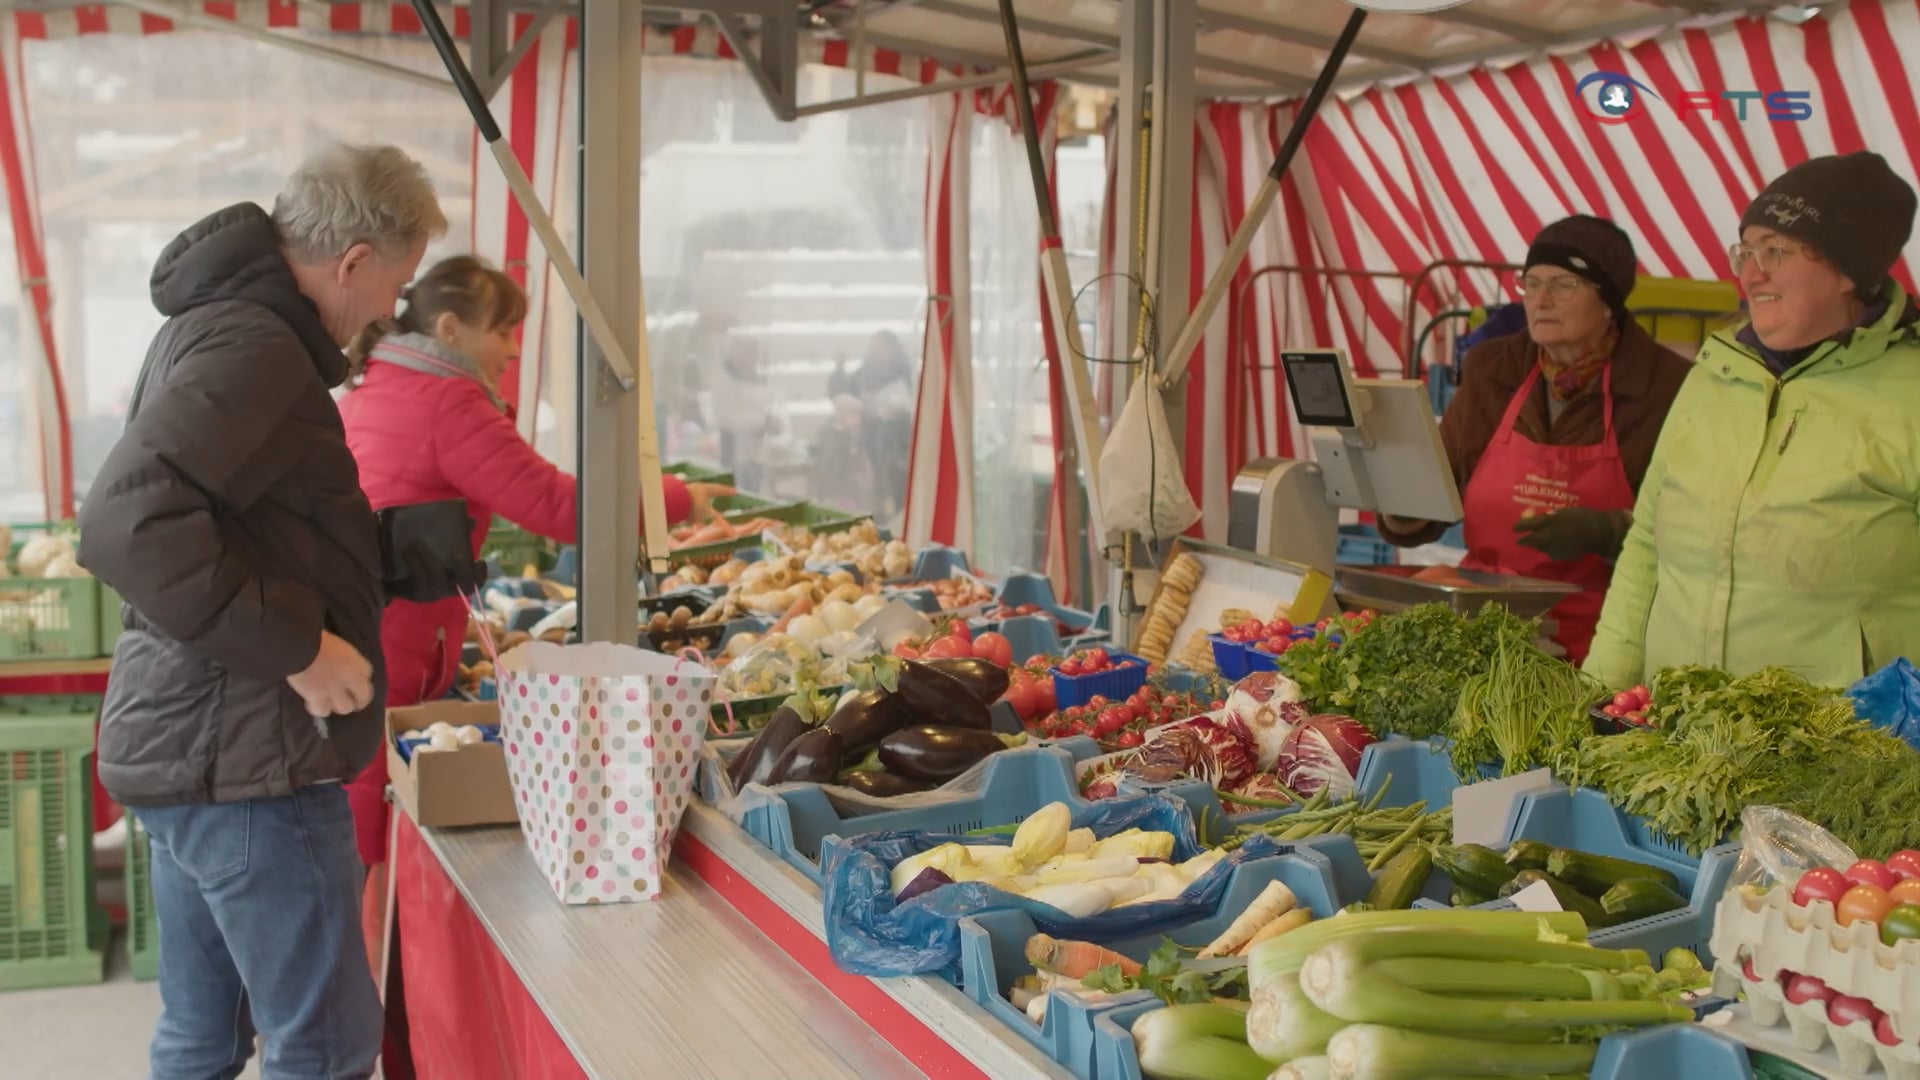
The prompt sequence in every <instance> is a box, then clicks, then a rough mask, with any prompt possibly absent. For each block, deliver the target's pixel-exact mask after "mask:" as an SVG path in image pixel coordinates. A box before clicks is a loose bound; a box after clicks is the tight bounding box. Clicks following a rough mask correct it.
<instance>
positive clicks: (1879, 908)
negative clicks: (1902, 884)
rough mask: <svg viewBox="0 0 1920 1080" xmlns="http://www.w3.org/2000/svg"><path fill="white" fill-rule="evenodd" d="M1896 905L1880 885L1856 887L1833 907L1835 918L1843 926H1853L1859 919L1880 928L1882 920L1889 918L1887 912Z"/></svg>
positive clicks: (1848, 891)
mask: <svg viewBox="0 0 1920 1080" xmlns="http://www.w3.org/2000/svg"><path fill="white" fill-rule="evenodd" d="M1894 903H1895V901H1894V899H1893V897H1892V896H1891V895H1890V894H1888V892H1887V890H1885V889H1883V888H1881V887H1880V886H1878V885H1855V886H1854V887H1853V888H1851V889H1848V890H1847V891H1846V893H1845V894H1844V895H1842V896H1841V897H1840V902H1839V903H1838V904H1835V905H1834V906H1833V913H1834V918H1835V919H1837V920H1838V921H1839V923H1840V925H1841V926H1852V925H1853V924H1854V922H1855V921H1856V920H1859V919H1865V920H1867V921H1868V922H1870V923H1872V924H1874V925H1875V926H1878V925H1880V920H1881V919H1884V918H1886V917H1887V912H1889V911H1892V910H1893V908H1894Z"/></svg>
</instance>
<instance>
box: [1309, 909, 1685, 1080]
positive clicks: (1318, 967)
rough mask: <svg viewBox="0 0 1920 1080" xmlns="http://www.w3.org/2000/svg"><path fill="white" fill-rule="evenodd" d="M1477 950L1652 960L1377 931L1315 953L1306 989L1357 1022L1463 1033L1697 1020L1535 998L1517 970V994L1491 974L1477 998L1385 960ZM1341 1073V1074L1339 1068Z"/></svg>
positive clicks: (1459, 955)
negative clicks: (1421, 981) (1403, 974)
mask: <svg viewBox="0 0 1920 1080" xmlns="http://www.w3.org/2000/svg"><path fill="white" fill-rule="evenodd" d="M1282 940H1284V939H1282ZM1476 955H1477V956H1478V957H1479V958H1480V959H1486V960H1500V959H1504V960H1510V961H1513V962H1514V966H1515V967H1517V968H1518V967H1525V966H1527V965H1528V964H1556V965H1565V966H1566V967H1568V968H1569V969H1570V970H1573V973H1574V974H1576V975H1579V971H1578V969H1581V968H1592V969H1604V968H1609V967H1612V968H1615V969H1616V970H1618V969H1622V968H1628V967H1631V966H1633V964H1634V961H1635V960H1636V959H1640V958H1642V957H1644V954H1641V953H1638V951H1637V950H1612V949H1595V948H1592V947H1590V946H1585V945H1556V944H1551V943H1546V942H1532V943H1528V942H1522V941H1515V940H1512V939H1504V938H1492V937H1473V936H1469V935H1455V934H1444V933H1419V932H1407V933H1397V934H1375V935H1373V936H1371V937H1367V938H1359V939H1354V938H1349V939H1347V940H1344V941H1336V942H1334V943H1333V944H1331V945H1328V946H1326V947H1325V948H1323V949H1321V950H1320V951H1319V952H1316V953H1314V954H1313V955H1312V956H1311V957H1309V958H1308V960H1307V962H1306V964H1305V966H1303V967H1302V968H1301V969H1300V988H1301V989H1302V990H1304V991H1306V994H1307V996H1308V997H1309V998H1311V999H1312V1000H1313V1003H1314V1004H1315V1005H1318V1006H1320V1007H1321V1008H1322V1009H1325V1010H1326V1011H1327V1012H1329V1013H1332V1014H1333V1015H1334V1016H1338V1017H1340V1018H1341V1019H1343V1020H1347V1021H1349V1022H1350V1023H1356V1024H1409V1025H1418V1026H1420V1027H1423V1028H1434V1029H1440V1030H1447V1031H1459V1032H1469V1031H1471V1032H1505V1031H1512V1030H1527V1029H1541V1028H1549V1029H1550V1028H1566V1027H1588V1026H1608V1025H1634V1026H1638V1025H1652V1024H1664V1023H1682V1022H1685V1021H1687V1020H1690V1019H1692V1017H1693V1013H1692V1011H1691V1010H1689V1009H1686V1008H1683V1007H1681V1006H1678V1005H1668V1004H1665V1003H1664V1002H1660V1001H1633V1000H1559V1001H1540V1000H1535V999H1534V998H1532V997H1531V996H1529V994H1530V992H1531V990H1532V986H1531V984H1528V983H1522V982H1519V981H1518V980H1522V979H1532V978H1533V975H1532V974H1531V973H1522V972H1520V971H1517V970H1516V971H1515V972H1514V973H1513V974H1512V976H1511V977H1512V978H1513V979H1515V980H1516V984H1515V989H1514V991H1513V996H1510V997H1504V998H1502V997H1494V996H1492V995H1496V994H1500V993H1502V992H1503V991H1506V990H1507V982H1506V980H1507V978H1508V977H1509V976H1508V975H1506V974H1504V973H1490V974H1488V975H1487V978H1489V979H1493V980H1496V981H1493V982H1490V983H1487V984H1485V985H1483V986H1481V987H1480V988H1479V991H1478V994H1477V995H1476V996H1472V997H1468V996H1463V995H1460V994H1457V993H1456V994H1453V995H1451V996H1449V995H1443V994H1433V993H1427V992H1426V991H1423V990H1418V989H1414V988H1412V987H1409V986H1407V985H1405V984H1404V983H1401V982H1399V981H1397V980H1395V979H1394V978H1392V977H1390V976H1389V975H1388V974H1387V973H1386V972H1384V971H1382V970H1381V969H1380V965H1379V964H1378V963H1377V961H1382V960H1389V959H1397V958H1400V957H1429V958H1435V959H1456V960H1468V959H1472V958H1474V957H1475V956H1476ZM1493 966H1494V967H1504V966H1505V965H1493ZM1389 970H1391V969H1389ZM1489 970H1490V971H1491V969H1489ZM1579 977H1580V978H1581V979H1582V980H1583V981H1585V979H1586V976H1584V975H1580V976H1579ZM1605 985H1606V986H1607V987H1608V989H1609V992H1608V993H1607V995H1606V996H1607V997H1608V998H1613V996H1614V994H1613V992H1611V987H1612V986H1620V987H1622V988H1623V990H1624V987H1625V986H1626V985H1627V980H1624V979H1622V980H1607V981H1606V984H1605ZM1599 993H1600V986H1599V985H1598V984H1597V985H1596V988H1595V989H1594V990H1593V991H1590V992H1589V994H1590V995H1598V994H1599ZM1329 1054H1330V1056H1334V1057H1335V1059H1336V1061H1335V1063H1336V1066H1337V1065H1338V1057H1337V1055H1332V1053H1331V1046H1330V1048H1329ZM1335 1071H1336V1072H1338V1069H1337V1068H1336V1070H1335ZM1531 1071H1534V1072H1540V1071H1543V1070H1541V1069H1534V1070H1531ZM1544 1071H1547V1072H1555V1071H1558V1070H1555V1069H1546V1070H1544Z"/></svg>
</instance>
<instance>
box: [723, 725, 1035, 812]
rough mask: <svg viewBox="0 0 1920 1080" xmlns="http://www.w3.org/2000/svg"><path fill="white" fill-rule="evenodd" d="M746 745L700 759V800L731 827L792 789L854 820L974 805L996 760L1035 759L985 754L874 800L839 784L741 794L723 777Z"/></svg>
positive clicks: (737, 743)
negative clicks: (940, 779) (946, 774)
mask: <svg viewBox="0 0 1920 1080" xmlns="http://www.w3.org/2000/svg"><path fill="white" fill-rule="evenodd" d="M746 745H747V744H746V740H743V739H731V740H726V741H723V742H720V743H718V744H715V743H712V742H709V743H707V745H706V748H705V750H704V752H703V754H702V758H703V760H702V761H701V766H700V767H701V770H702V773H701V794H702V795H703V797H705V798H706V799H707V801H708V802H711V803H712V804H713V805H714V806H715V807H716V808H717V809H719V811H720V812H721V813H723V814H725V815H727V817H728V818H730V819H731V820H733V821H734V822H735V823H739V822H742V821H745V820H746V817H747V814H748V813H749V812H751V811H752V810H754V809H756V808H758V807H763V806H772V805H774V804H776V803H778V802H779V801H780V793H781V792H783V791H792V790H795V789H796V788H803V787H817V788H819V789H820V790H821V791H823V792H825V793H826V796H827V800H828V801H829V802H831V803H832V804H833V808H834V810H835V811H837V812H838V813H839V814H840V816H841V817H845V818H857V817H865V816H866V815H868V814H883V813H888V812H890V811H895V810H919V809H923V808H925V807H929V806H940V805H942V804H945V803H955V802H965V801H967V800H969V799H977V798H979V797H980V793H981V792H982V791H984V790H985V789H986V786H987V770H988V769H989V768H991V767H992V766H993V763H994V761H995V759H996V758H998V757H999V756H1000V754H1019V753H1040V752H1041V750H1040V748H1039V747H1033V748H1030V749H1011V750H1003V751H1001V752H1000V754H989V755H987V756H986V757H984V758H981V759H980V762H979V763H978V764H976V765H974V766H973V767H972V768H970V769H968V770H967V771H966V772H963V773H961V774H960V775H959V776H956V777H954V778H953V779H951V780H949V781H947V782H946V783H944V784H941V785H940V786H939V787H936V788H933V789H931V790H929V791H913V792H907V793H905V794H901V795H889V796H886V797H884V798H883V797H880V796H876V795H869V794H867V793H866V792H864V791H856V790H854V789H853V788H850V787H846V786H845V785H842V784H817V783H813V782H810V781H795V782H794V783H790V784H774V785H771V786H769V785H766V784H748V785H747V786H746V787H745V788H743V789H741V790H738V791H736V790H734V788H733V781H732V779H731V778H730V777H728V775H727V765H726V763H727V759H728V758H730V757H731V756H732V755H733V754H736V753H739V752H740V751H741V750H743V749H744V748H745V747H746Z"/></svg>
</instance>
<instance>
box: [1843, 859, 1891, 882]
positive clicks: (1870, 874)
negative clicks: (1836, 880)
mask: <svg viewBox="0 0 1920 1080" xmlns="http://www.w3.org/2000/svg"><path fill="white" fill-rule="evenodd" d="M1846 879H1847V880H1848V881H1851V882H1853V883H1854V884H1855V885H1873V886H1876V887H1878V888H1881V889H1891V888H1893V887H1894V886H1895V885H1898V884H1899V883H1900V877H1899V875H1897V874H1895V873H1894V872H1893V871H1892V870H1889V869H1888V868H1887V864H1886V863H1883V862H1880V861H1878V860H1876V859H1861V860H1860V861H1859V862H1857V863H1854V864H1853V865H1852V866H1849V867H1847V869H1846Z"/></svg>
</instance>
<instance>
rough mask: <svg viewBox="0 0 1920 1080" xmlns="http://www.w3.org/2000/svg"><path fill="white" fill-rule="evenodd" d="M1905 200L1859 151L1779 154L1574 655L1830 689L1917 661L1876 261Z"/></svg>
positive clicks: (1604, 663)
mask: <svg viewBox="0 0 1920 1080" xmlns="http://www.w3.org/2000/svg"><path fill="white" fill-rule="evenodd" d="M1914 209H1915V196H1914V190H1913V187H1912V186H1911V185H1910V184H1908V183H1907V182H1906V181H1905V180H1903V179H1901V178H1900V177H1899V176H1897V175H1896V174H1895V173H1894V172H1893V170H1892V169H1890V168H1888V166H1887V163H1886V161H1885V160H1883V159H1882V158H1881V157H1880V156H1879V155H1878V154H1873V153H1867V152H1860V153H1853V154H1846V155H1843V156H1832V157H1821V158H1814V159H1812V160H1810V161H1807V162H1804V163H1802V164H1800V165H1797V166H1795V167H1793V168H1792V169H1789V170H1788V171H1787V172H1786V173H1784V174H1783V175H1781V176H1780V177H1779V178H1778V179H1776V180H1775V181H1774V182H1773V183H1772V184H1770V185H1768V187H1767V189H1766V190H1765V191H1763V192H1761V193H1760V197H1759V198H1757V199H1755V200H1754V201H1753V204H1752V205H1751V206H1749V207H1748V208H1747V211H1746V213H1745V214H1744V215H1742V217H1741V219H1740V242H1739V243H1737V244H1735V245H1734V246H1733V247H1732V249H1731V250H1730V251H1729V252H1728V257H1729V258H1730V259H1731V260H1732V263H1733V270H1734V272H1735V274H1736V275H1737V276H1738V277H1739V280H1740V287H1741V291H1742V292H1743V293H1744V294H1745V295H1746V298H1747V306H1748V322H1747V323H1746V324H1745V325H1744V326H1741V327H1740V328H1738V329H1737V330H1729V331H1722V332H1720V333H1717V334H1715V335H1714V336H1713V337H1712V338H1711V339H1709V340H1708V342H1707V344H1706V345H1705V347H1703V348H1702V349H1701V350H1700V355H1699V358H1698V360H1697V361H1696V363H1695V365H1694V370H1693V373H1692V374H1691V375H1690V376H1689V377H1688V379H1687V382H1686V384H1685V385H1684V386H1683V387H1682V388H1681V391H1680V396H1679V398H1678V399H1677V400H1675V402H1674V405H1673V411H1672V412H1671V413H1670V414H1669V415H1668V417H1667V423H1666V427H1665V429H1664V430H1663V431H1662V433H1661V438H1660V443H1659V446H1658V447H1657V448H1656V449H1655V451H1654V456H1653V462H1652V464H1651V465H1650V466H1649V468H1648V470H1647V477H1646V481H1645V482H1644V484H1643V485H1642V486H1641V489H1640V496H1639V501H1638V503H1637V504H1636V506H1635V509H1634V519H1633V528H1632V529H1631V531H1630V532H1629V533H1628V535H1627V540H1626V544H1625V547H1624V548H1623V550H1622V552H1621V555H1620V559H1619V561H1618V563H1617V564H1616V566H1615V569H1614V575H1613V585H1612V588H1611V589H1610V591H1609V592H1608V595H1607V601H1606V606H1605V608H1604V610H1603V611H1602V613H1601V617H1600V625H1599V628H1598V631H1597V632H1596V636H1595V640H1594V644H1593V649H1592V651H1591V653H1590V654H1589V655H1588V657H1587V661H1586V664H1585V669H1586V670H1587V671H1588V672H1590V673H1592V674H1593V675H1595V676H1597V677H1598V678H1599V679H1601V680H1602V681H1604V682H1605V683H1607V684H1608V685H1609V686H1611V687H1614V688H1624V687H1628V686H1631V685H1634V684H1636V683H1639V682H1642V681H1644V680H1645V679H1647V678H1649V677H1651V676H1652V675H1654V674H1655V673H1657V672H1658V671H1660V670H1661V669H1663V668H1668V667H1675V666H1680V665H1688V664H1704V665H1709V666H1713V667H1720V668H1725V669H1726V670H1728V671H1731V672H1733V673H1734V674H1736V675H1738V674H1746V673H1750V672H1753V671H1756V670H1758V669H1760V668H1763V667H1768V666H1780V667H1785V668H1788V669H1791V670H1793V671H1796V672H1799V673H1800V674H1802V675H1804V676H1805V677H1807V678H1808V679H1810V680H1812V681H1814V682H1816V683H1820V684H1824V685H1829V686H1835V687H1840V686H1846V685H1849V684H1851V683H1852V682H1854V681H1855V680H1857V679H1859V678H1861V677H1862V676H1864V675H1867V674H1869V673H1871V672H1873V671H1875V670H1878V669H1879V668H1880V667H1881V666H1883V665H1885V664H1887V663H1889V662H1891V661H1893V660H1895V659H1897V658H1899V657H1902V656H1905V657H1909V658H1920V325H1917V324H1920V310H1917V309H1916V307H1915V305H1914V301H1913V300H1912V299H1911V298H1910V297H1908V295H1907V293H1906V291H1905V290H1904V289H1902V288H1901V287H1900V285H1899V284H1898V283H1897V282H1894V281H1893V280H1892V279H1891V278H1889V276H1888V273H1889V271H1890V270H1891V269H1892V268H1893V265H1894V263H1895V262H1896V261H1898V259H1899V257H1900V252H1901V249H1902V248H1904V247H1905V246H1906V243H1907V239H1908V237H1909V236H1910V235H1911V234H1912V231H1913V218H1914Z"/></svg>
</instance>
